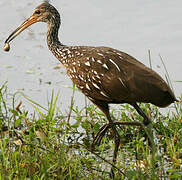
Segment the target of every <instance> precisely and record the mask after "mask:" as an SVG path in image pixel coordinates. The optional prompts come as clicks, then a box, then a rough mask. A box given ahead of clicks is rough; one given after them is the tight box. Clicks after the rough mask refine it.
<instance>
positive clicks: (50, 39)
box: [47, 14, 64, 52]
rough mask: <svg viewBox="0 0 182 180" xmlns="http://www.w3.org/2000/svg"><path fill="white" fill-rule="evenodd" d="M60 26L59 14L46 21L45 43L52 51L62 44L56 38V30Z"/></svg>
mask: <svg viewBox="0 0 182 180" xmlns="http://www.w3.org/2000/svg"><path fill="white" fill-rule="evenodd" d="M59 27H60V16H59V14H55V16H54V18H52V19H51V21H50V22H49V23H48V31H47V45H48V47H49V49H50V50H51V51H52V52H53V51H54V50H55V49H56V48H57V47H58V46H64V45H63V44H62V43H61V42H60V41H59V38H58V31H59Z"/></svg>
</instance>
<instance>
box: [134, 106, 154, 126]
mask: <svg viewBox="0 0 182 180" xmlns="http://www.w3.org/2000/svg"><path fill="white" fill-rule="evenodd" d="M131 105H132V106H133V107H134V108H135V109H136V111H137V112H138V114H140V115H141V116H142V117H143V119H144V120H143V124H144V125H145V126H147V125H148V124H150V123H151V120H150V119H149V118H148V117H147V115H146V114H145V113H144V112H143V111H142V109H141V108H140V107H139V106H138V104H137V103H132V104H131Z"/></svg>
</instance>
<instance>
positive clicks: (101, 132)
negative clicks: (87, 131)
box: [92, 121, 142, 150]
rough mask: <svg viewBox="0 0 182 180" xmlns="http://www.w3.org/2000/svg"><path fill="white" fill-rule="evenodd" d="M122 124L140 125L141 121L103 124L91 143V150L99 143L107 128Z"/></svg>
mask: <svg viewBox="0 0 182 180" xmlns="http://www.w3.org/2000/svg"><path fill="white" fill-rule="evenodd" d="M121 125H122V126H123V125H131V126H142V123H140V122H137V121H132V122H127V121H115V122H112V123H108V124H104V125H103V126H102V127H101V128H100V129H99V132H98V133H97V134H96V136H95V138H94V140H93V143H92V150H93V149H94V147H95V145H96V144H97V145H100V143H101V140H102V138H103V137H104V135H105V134H106V132H107V131H108V129H109V128H112V129H113V128H114V129H116V128H115V127H114V126H121Z"/></svg>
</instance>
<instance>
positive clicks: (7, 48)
mask: <svg viewBox="0 0 182 180" xmlns="http://www.w3.org/2000/svg"><path fill="white" fill-rule="evenodd" d="M9 50H10V45H9V43H5V45H4V51H9Z"/></svg>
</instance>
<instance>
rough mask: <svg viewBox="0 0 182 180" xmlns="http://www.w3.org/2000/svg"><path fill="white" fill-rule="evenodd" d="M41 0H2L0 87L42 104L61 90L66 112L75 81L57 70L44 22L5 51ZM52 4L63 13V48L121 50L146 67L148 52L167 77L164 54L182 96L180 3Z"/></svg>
mask: <svg viewBox="0 0 182 180" xmlns="http://www.w3.org/2000/svg"><path fill="white" fill-rule="evenodd" d="M40 2H41V1H36V2H32V1H31V0H26V1H23V0H19V1H16V0H9V1H6V0H1V1H0V22H1V23H0V27H1V30H0V47H1V50H0V84H2V83H3V82H4V81H6V80H8V88H9V91H10V92H11V93H13V92H16V91H17V90H20V91H22V92H24V93H25V94H26V95H28V96H29V97H30V98H31V99H33V100H35V101H36V102H38V103H40V104H42V105H46V104H47V94H48V95H49V96H50V94H51V90H52V89H54V91H55V92H58V91H59V90H60V101H62V102H64V104H62V106H60V107H62V109H64V108H65V107H67V106H69V103H70V97H71V93H72V91H71V89H70V88H68V86H72V83H71V81H70V80H69V78H68V77H67V76H66V75H65V74H64V72H65V71H64V68H60V69H55V68H54V67H55V66H56V65H58V64H59V62H58V60H57V59H56V58H55V57H54V56H53V55H52V54H51V52H49V50H48V48H47V44H46V30H47V26H46V25H45V24H43V23H37V24H34V25H33V26H31V27H30V28H28V29H27V30H25V31H24V32H23V33H22V34H20V35H19V36H18V37H17V38H16V39H15V40H14V41H13V42H12V43H11V50H10V52H9V53H6V52H4V51H3V46H4V41H5V39H6V38H7V37H8V36H9V34H10V33H11V32H12V30H14V29H15V28H16V27H17V26H18V25H20V24H21V23H22V22H23V21H24V20H25V19H26V18H28V17H29V16H30V15H31V14H32V12H33V9H34V8H35V7H36V6H37V5H38V4H39V3H40ZM52 4H53V5H55V6H56V8H57V9H58V11H59V12H60V14H61V18H62V27H61V29H60V32H59V37H60V40H61V41H62V42H63V43H64V44H67V45H91V46H103V45H104V46H109V47H113V48H117V49H119V50H122V51H125V52H127V53H129V54H130V55H132V56H134V57H136V58H137V59H138V60H140V61H141V62H143V63H144V64H146V65H148V64H149V61H148V59H149V58H148V50H149V49H150V51H151V57H152V63H153V69H154V70H156V71H157V72H158V73H159V74H160V75H161V76H162V77H164V74H165V71H164V68H163V66H162V65H161V61H160V58H159V54H160V55H161V56H162V57H163V60H164V62H165V65H166V66H167V69H168V72H169V74H170V77H171V80H172V83H173V87H174V91H175V94H176V95H177V96H179V95H180V94H181V92H182V82H181V83H179V82H176V81H180V80H182V71H181V69H182V62H181V59H182V11H181V7H182V1H181V0H175V1H171V0H158V1H153V0H148V1H146V0H129V1H123V0H115V1H106V0H99V1H98V0H92V1H89V0H77V1H74V0H62V1H60V0H54V1H52ZM49 82H51V84H50V83H49ZM22 100H23V99H22ZM75 100H76V104H77V105H79V106H83V104H84V96H83V95H82V94H81V93H79V92H77V93H76V99H75ZM23 101H24V100H23ZM24 104H25V105H26V103H25V102H24Z"/></svg>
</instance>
